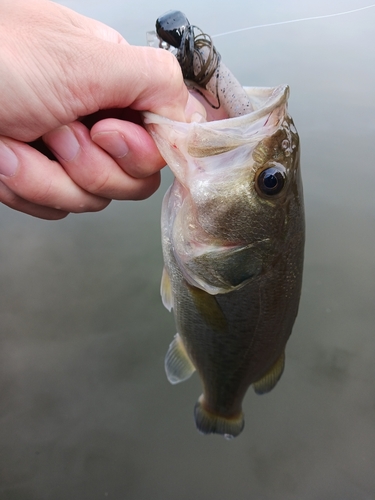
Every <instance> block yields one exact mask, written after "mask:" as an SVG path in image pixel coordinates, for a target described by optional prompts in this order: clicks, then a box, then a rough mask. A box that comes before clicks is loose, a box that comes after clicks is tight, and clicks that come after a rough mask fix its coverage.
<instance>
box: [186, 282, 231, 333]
mask: <svg viewBox="0 0 375 500" xmlns="http://www.w3.org/2000/svg"><path fill="white" fill-rule="evenodd" d="M188 289H189V291H190V294H191V296H192V298H193V301H194V305H195V307H196V308H197V310H198V311H199V313H200V314H201V316H202V318H203V320H204V321H205V322H206V323H207V324H208V325H209V326H210V327H211V328H212V329H213V330H214V331H215V332H220V333H224V332H226V331H227V329H228V322H227V319H226V317H225V316H224V313H223V311H222V309H221V307H220V305H219V303H218V302H217V300H216V297H215V296H214V295H210V294H208V293H206V292H204V291H203V290H201V289H200V288H196V287H194V286H190V285H188Z"/></svg>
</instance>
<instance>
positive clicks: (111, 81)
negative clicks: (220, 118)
mask: <svg viewBox="0 0 375 500" xmlns="http://www.w3.org/2000/svg"><path fill="white" fill-rule="evenodd" d="M103 44H106V46H105V47H104V45H103ZM90 52H91V53H92V57H87V48H86V50H85V51H82V54H81V55H78V57H77V58H75V59H74V60H72V61H71V64H72V65H73V68H72V70H71V71H72V72H73V74H75V76H76V79H75V81H74V91H75V94H77V93H79V95H80V97H81V99H82V103H83V105H84V108H83V110H82V112H81V113H80V114H81V115H82V116H83V115H86V114H88V110H89V112H95V111H97V109H106V108H107V109H108V108H119V107H120V108H126V107H132V108H133V109H136V110H138V111H152V112H154V113H157V114H160V115H163V116H166V117H167V118H170V119H172V120H178V121H183V122H185V121H190V118H191V116H192V115H193V114H194V113H195V112H198V113H200V114H202V115H203V116H205V110H204V107H203V105H202V104H201V103H199V102H198V100H196V99H190V100H189V92H188V90H187V88H186V85H185V84H184V80H183V76H182V72H181V69H180V66H179V64H178V61H177V59H176V58H175V56H173V55H172V54H171V53H170V52H168V51H166V50H162V49H155V48H152V47H136V46H132V45H126V44H114V43H109V42H103V41H102V40H98V39H96V40H91V41H90ZM83 56H84V57H83ZM93 60H95V65H93ZM77 89H79V90H77ZM94 106H97V107H96V109H93V108H94Z"/></svg>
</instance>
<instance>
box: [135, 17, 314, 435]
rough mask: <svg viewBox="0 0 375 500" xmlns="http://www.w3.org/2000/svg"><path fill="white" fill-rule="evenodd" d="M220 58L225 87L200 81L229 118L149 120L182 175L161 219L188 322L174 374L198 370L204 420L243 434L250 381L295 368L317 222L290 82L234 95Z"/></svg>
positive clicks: (181, 376)
mask: <svg viewBox="0 0 375 500" xmlns="http://www.w3.org/2000/svg"><path fill="white" fill-rule="evenodd" d="M187 26H189V24H187ZM179 34H180V32H179ZM178 43H181V40H180V41H179V42H178ZM210 50H211V49H210ZM211 53H212V50H211ZM218 59H220V58H218ZM217 68H219V69H220V60H219V63H218V64H217V65H216V66H215V70H214V71H213V73H212V75H211V88H212V89H214V90H213V91H212V90H211V92H209V91H207V86H206V87H201V88H199V86H197V85H196V83H195V86H194V85H193V87H192V91H193V92H198V93H199V94H200V95H201V97H202V96H203V98H205V99H206V98H207V99H209V98H210V99H211V100H212V97H214V98H215V99H216V100H217V101H220V106H219V108H220V111H219V112H220V116H222V115H223V109H224V111H225V113H224V115H225V114H226V116H227V117H226V118H225V117H224V118H220V119H213V120H211V121H196V122H191V123H182V122H176V121H172V120H169V119H168V118H165V117H163V116H159V115H156V114H154V113H150V112H145V113H144V123H145V127H146V129H147V130H148V131H149V133H150V134H151V135H152V137H153V139H154V140H155V142H156V145H157V147H158V148H159V151H160V153H161V155H162V156H163V158H164V160H165V161H166V163H167V164H168V166H169V167H170V169H171V170H172V172H173V174H174V176H175V178H174V181H173V184H172V186H170V188H169V189H168V191H167V193H166V194H165V196H164V200H163V205H162V220H161V232H162V248H163V258H164V270H163V274H162V282H161V295H162V301H163V304H164V306H165V307H166V308H167V309H168V310H169V311H172V310H173V314H174V318H175V323H176V327H177V333H176V335H175V337H174V339H173V341H172V343H171V344H170V346H169V349H168V352H167V354H166V357H165V370H166V374H167V378H168V380H169V381H170V382H171V383H172V384H177V383H179V382H182V381H184V380H187V379H188V378H189V377H190V376H191V375H192V374H193V373H194V372H195V371H197V372H198V375H199V377H200V380H201V383H202V387H203V393H202V395H201V396H200V397H199V399H198V401H197V403H196V405H195V408H194V417H195V424H196V427H197V429H198V430H199V431H200V432H201V433H203V434H220V435H223V436H225V437H226V438H233V437H236V436H238V435H239V434H240V433H241V432H242V430H243V428H244V414H243V410H242V403H243V399H244V397H245V394H246V392H247V390H248V388H249V387H250V386H252V387H253V389H254V391H255V392H256V393H257V394H265V393H267V392H269V391H270V390H272V389H273V388H274V387H275V385H276V384H277V382H278V381H279V379H280V377H281V375H282V373H283V370H284V365H285V347H286V343H287V341H288V339H289V336H290V334H291V332H292V328H293V325H294V322H295V319H296V316H297V313H298V306H299V300H300V294H301V286H302V271H303V256H304V241H305V223H304V205H303V190H302V180H301V171H300V147H299V137H298V133H297V130H296V128H295V126H294V123H293V120H292V118H291V116H290V115H289V114H288V110H287V102H288V97H289V87H288V86H287V85H279V86H276V87H242V86H240V90H238V89H237V90H238V93H239V95H240V98H239V99H236V98H235V99H233V97H230V98H229V101H226V94H227V95H228V94H231V95H232V96H233V95H234V94H235V93H236V92H237V90H235V91H234V90H233V89H234V87H236V85H235V84H233V79H232V77H230V78H229V80H228V76H224V77H223V78H221V80H220V82H219V85H217V84H216V83H215V81H214V82H213V83H212V78H219V77H220V75H221V76H222V75H223V74H225V75H226V74H227V73H226V69H225V71H217ZM194 69H196V67H195V68H194ZM198 69H199V68H198ZM195 72H196V71H195ZM228 82H229V83H228ZM193 84H194V82H193ZM189 85H192V84H191V82H190V84H189ZM219 87H220V89H221V90H220V91H221V92H222V95H219V94H218V92H217V89H218V88H219ZM232 90H233V92H232ZM209 94H210V96H209ZM238 102H240V105H239V106H238V105H237V104H238ZM244 102H245V103H247V104H246V106H245V107H244V105H243V103H244Z"/></svg>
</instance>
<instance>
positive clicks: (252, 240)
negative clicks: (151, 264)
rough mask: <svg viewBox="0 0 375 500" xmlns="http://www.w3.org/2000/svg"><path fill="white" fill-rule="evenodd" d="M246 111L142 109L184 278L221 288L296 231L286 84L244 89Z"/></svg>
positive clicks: (253, 269) (296, 190)
mask: <svg viewBox="0 0 375 500" xmlns="http://www.w3.org/2000/svg"><path fill="white" fill-rule="evenodd" d="M246 91H247V94H248V96H249V98H250V99H251V102H252V106H253V109H254V110H253V111H252V112H251V113H249V114H247V115H243V116H238V117H234V118H229V119H224V120H218V121H211V122H206V123H179V122H172V121H171V120H168V119H166V118H163V117H159V116H157V115H152V114H151V113H146V114H145V123H146V127H147V128H148V130H149V131H150V133H151V134H152V135H153V137H154V139H155V141H156V143H157V145H158V147H159V150H160V152H161V154H162V156H163V157H164V159H165V160H166V162H167V163H168V165H169V166H170V168H171V169H172V171H173V173H174V175H175V177H176V180H175V183H174V185H173V187H172V189H171V190H170V191H169V193H168V194H167V199H166V201H165V209H164V211H163V213H164V215H163V217H164V218H165V220H164V221H163V227H164V230H163V232H164V234H165V240H166V241H167V245H169V246H170V247H171V248H172V251H173V254H174V259H175V260H176V261H177V263H178V266H179V268H180V269H181V271H182V273H183V275H184V278H185V279H186V281H187V282H188V283H189V284H190V285H193V286H196V287H198V288H201V289H202V290H204V291H206V292H208V293H210V294H218V293H228V292H230V291H232V290H235V289H238V288H241V287H242V286H244V285H245V284H246V283H248V282H249V280H252V279H256V278H257V277H258V276H260V275H261V274H264V273H267V272H269V271H270V269H272V266H274V264H275V262H277V261H278V260H279V259H281V258H282V256H283V253H285V252H286V251H287V250H288V248H289V246H290V245H291V244H292V243H291V241H293V239H294V236H296V238H297V237H298V235H299V237H301V234H302V233H303V201H302V185H301V178H300V168H299V139H298V134H297V131H296V129H295V127H294V124H293V121H292V119H291V117H290V116H289V114H288V112H287V99H288V95H289V89H288V87H287V86H286V85H283V86H279V87H276V88H251V87H249V88H247V89H246Z"/></svg>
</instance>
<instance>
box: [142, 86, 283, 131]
mask: <svg viewBox="0 0 375 500" xmlns="http://www.w3.org/2000/svg"><path fill="white" fill-rule="evenodd" d="M244 89H245V91H246V93H247V94H248V96H249V98H250V99H252V98H253V99H262V98H263V99H265V102H264V104H262V105H261V106H260V107H259V105H258V109H255V110H254V111H252V112H251V113H248V114H246V115H241V116H236V117H234V118H224V119H221V120H213V121H210V122H191V123H186V122H178V121H175V120H170V119H169V118H166V117H161V116H160V115H157V114H155V113H152V112H151V111H143V112H142V116H143V119H144V123H145V124H146V125H147V124H152V123H161V122H162V123H166V122H169V123H170V124H174V125H177V124H178V125H179V126H181V127H186V126H192V125H194V127H198V128H202V129H203V128H207V127H208V128H209V129H210V130H221V129H226V128H228V127H233V126H236V127H240V126H241V125H242V124H249V123H251V122H255V121H256V120H259V119H260V118H263V117H264V116H267V115H268V114H269V113H271V112H272V111H273V110H274V109H276V108H277V107H279V106H282V105H283V104H286V103H287V101H288V97H289V85H287V84H282V85H278V86H277V87H244ZM267 97H268V99H267Z"/></svg>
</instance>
